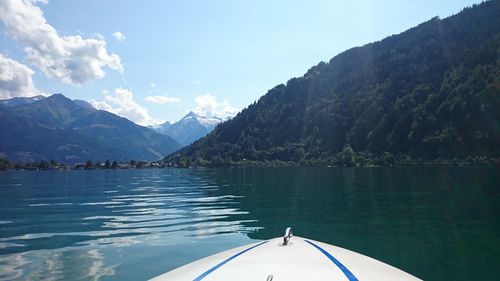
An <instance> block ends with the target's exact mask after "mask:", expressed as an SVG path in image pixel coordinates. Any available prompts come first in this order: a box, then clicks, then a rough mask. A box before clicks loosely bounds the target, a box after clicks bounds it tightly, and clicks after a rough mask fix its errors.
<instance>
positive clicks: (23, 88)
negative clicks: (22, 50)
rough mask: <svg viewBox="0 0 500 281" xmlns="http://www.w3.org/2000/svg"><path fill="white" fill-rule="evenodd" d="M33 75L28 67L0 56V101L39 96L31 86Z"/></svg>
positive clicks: (37, 91)
mask: <svg viewBox="0 0 500 281" xmlns="http://www.w3.org/2000/svg"><path fill="white" fill-rule="evenodd" d="M34 73H35V72H34V71H33V70H31V68H29V67H28V66H26V65H24V64H22V63H20V62H18V61H16V60H13V59H11V58H8V57H6V56H4V55H2V54H0V99H8V98H13V97H28V96H34V95H38V94H40V91H39V90H38V89H37V88H35V86H34V85H33V80H32V76H33V74H34Z"/></svg>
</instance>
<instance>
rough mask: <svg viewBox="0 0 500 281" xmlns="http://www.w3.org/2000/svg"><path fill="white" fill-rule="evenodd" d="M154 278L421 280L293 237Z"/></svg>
mask: <svg viewBox="0 0 500 281" xmlns="http://www.w3.org/2000/svg"><path fill="white" fill-rule="evenodd" d="M152 280H155V281H160V280H207V281H208V280H242V281H245V280H263V281H264V280H275V281H276V280H315V281H317V280H330V281H331V280H349V281H354V280H371V281H376V280H384V281H390V280H420V279H418V278H416V277H414V276H412V275H410V274H408V273H406V272H404V271H402V270H400V269H397V268H395V267H393V266H390V265H388V264H385V263H383V262H380V261H378V260H375V259H373V258H370V257H367V256H364V255H362V254H359V253H356V252H352V251H349V250H347V249H343V248H340V247H336V246H333V245H330V244H326V243H322V242H318V241H314V240H311V239H306V238H301V237H293V238H292V239H291V241H290V242H289V244H288V245H286V246H283V238H275V239H271V240H267V241H262V242H257V243H254V244H249V245H245V246H242V247H237V248H234V249H231V250H228V251H225V252H221V253H218V254H215V255H212V256H209V257H206V258H203V259H201V260H198V261H195V262H192V263H190V264H187V265H185V266H182V267H179V268H177V269H174V270H172V271H170V272H167V273H165V274H163V275H160V276H158V277H155V278H153V279H152Z"/></svg>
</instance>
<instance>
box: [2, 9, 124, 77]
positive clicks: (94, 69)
mask: <svg viewBox="0 0 500 281" xmlns="http://www.w3.org/2000/svg"><path fill="white" fill-rule="evenodd" d="M39 2H41V3H47V2H48V1H40V0H2V1H0V20H1V21H2V22H3V23H4V25H5V30H6V33H7V35H8V36H9V37H11V38H13V39H15V40H17V41H19V42H21V43H22V44H23V45H24V46H25V47H24V52H25V54H26V58H27V60H28V61H29V62H30V63H32V64H34V65H36V66H37V67H38V68H39V69H40V70H41V71H42V72H43V73H44V74H45V75H46V76H48V77H55V78H57V79H59V80H61V81H62V82H64V83H67V84H77V85H80V84H83V83H85V82H88V81H92V80H95V79H100V78H103V77H104V76H105V71H104V68H105V67H107V68H110V69H113V70H116V71H119V72H122V71H123V66H122V64H121V59H120V57H119V56H118V55H116V54H113V53H109V52H108V50H107V49H106V41H104V39H102V38H101V37H98V38H87V39H85V38H82V36H80V35H70V36H65V35H60V34H59V33H58V32H57V30H56V29H55V28H54V27H53V26H51V25H50V24H49V23H47V20H46V19H45V17H44V14H43V11H42V10H41V9H40V7H38V6H37V5H36V4H38V3H39Z"/></svg>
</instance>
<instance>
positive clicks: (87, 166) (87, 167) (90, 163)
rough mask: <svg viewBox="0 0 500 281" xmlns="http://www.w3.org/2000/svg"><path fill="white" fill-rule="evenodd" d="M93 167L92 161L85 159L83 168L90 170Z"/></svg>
mask: <svg viewBox="0 0 500 281" xmlns="http://www.w3.org/2000/svg"><path fill="white" fill-rule="evenodd" d="M93 167H94V165H93V164H92V161H90V160H87V162H86V163H85V169H86V170H90V169H92V168H93Z"/></svg>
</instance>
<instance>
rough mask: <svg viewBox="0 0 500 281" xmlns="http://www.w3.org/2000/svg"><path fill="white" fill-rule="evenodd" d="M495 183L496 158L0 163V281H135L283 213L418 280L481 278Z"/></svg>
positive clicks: (493, 231)
mask: <svg viewBox="0 0 500 281" xmlns="http://www.w3.org/2000/svg"><path fill="white" fill-rule="evenodd" d="M498 186H500V179H499V174H498V172H497V170H496V169H494V168H481V169H474V168H438V169H435V168H430V169H429V168H422V169H382V168H380V169H368V168H362V169H355V168H350V169H341V168H336V169H333V168H332V169H329V168H311V169H308V168H282V169H270V168H266V169H264V168H253V169H216V170H128V171H70V172H7V173H1V174H0V279H1V280H10V279H23V280H24V279H32V280H37V279H40V278H42V279H47V278H49V277H50V278H52V279H54V280H64V279H83V280H98V279H103V280H123V279H134V280H142V279H147V278H150V277H153V276H155V275H157V274H160V273H163V272H165V271H167V270H170V269H172V268H174V267H176V266H179V265H182V264H184V263H187V262H190V261H192V260H194V259H197V258H201V257H204V256H207V255H209V254H213V253H215V252H218V251H221V250H224V249H228V248H232V247H235V246H239V245H243V244H246V243H249V242H252V241H253V240H258V239H268V238H271V237H276V236H280V235H282V234H283V233H282V232H283V230H284V229H285V227H286V226H289V225H292V226H294V228H295V232H296V233H297V234H299V235H301V236H306V237H310V238H313V239H317V240H322V241H326V242H329V243H332V244H337V245H340V246H343V247H347V248H349V249H352V250H355V251H359V252H361V253H365V254H368V255H370V256H373V257H375V258H378V259H381V260H383V261H386V262H388V263H390V264H393V265H395V266H398V267H400V268H402V269H405V270H407V271H409V272H410V273H413V274H416V275H417V276H419V277H422V278H424V279H454V280H466V279H475V277H477V271H480V272H481V274H482V275H481V277H483V278H484V279H488V277H491V276H495V275H496V274H498V272H496V271H495V270H492V268H495V266H494V265H495V264H496V263H498V262H499V258H498V257H497V253H498V252H499V251H500V248H499V247H500V246H499V245H500V241H499V238H498V235H497V234H498V232H499V231H500V225H499V222H498V220H497V217H498V214H499V213H500V212H499V211H500V202H499V200H500V199H499V198H500V196H499V195H500V190H499V189H498V188H497V187H498ZM478 256H481V257H483V258H482V259H481V261H480V262H478V261H477V259H476V258H475V257H478ZM443 260H446V261H447V262H446V264H445V266H443V265H442V262H441V261H443ZM436 264H440V266H439V267H438V266H436ZM459 273H460V274H459ZM474 274H476V275H474Z"/></svg>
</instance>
